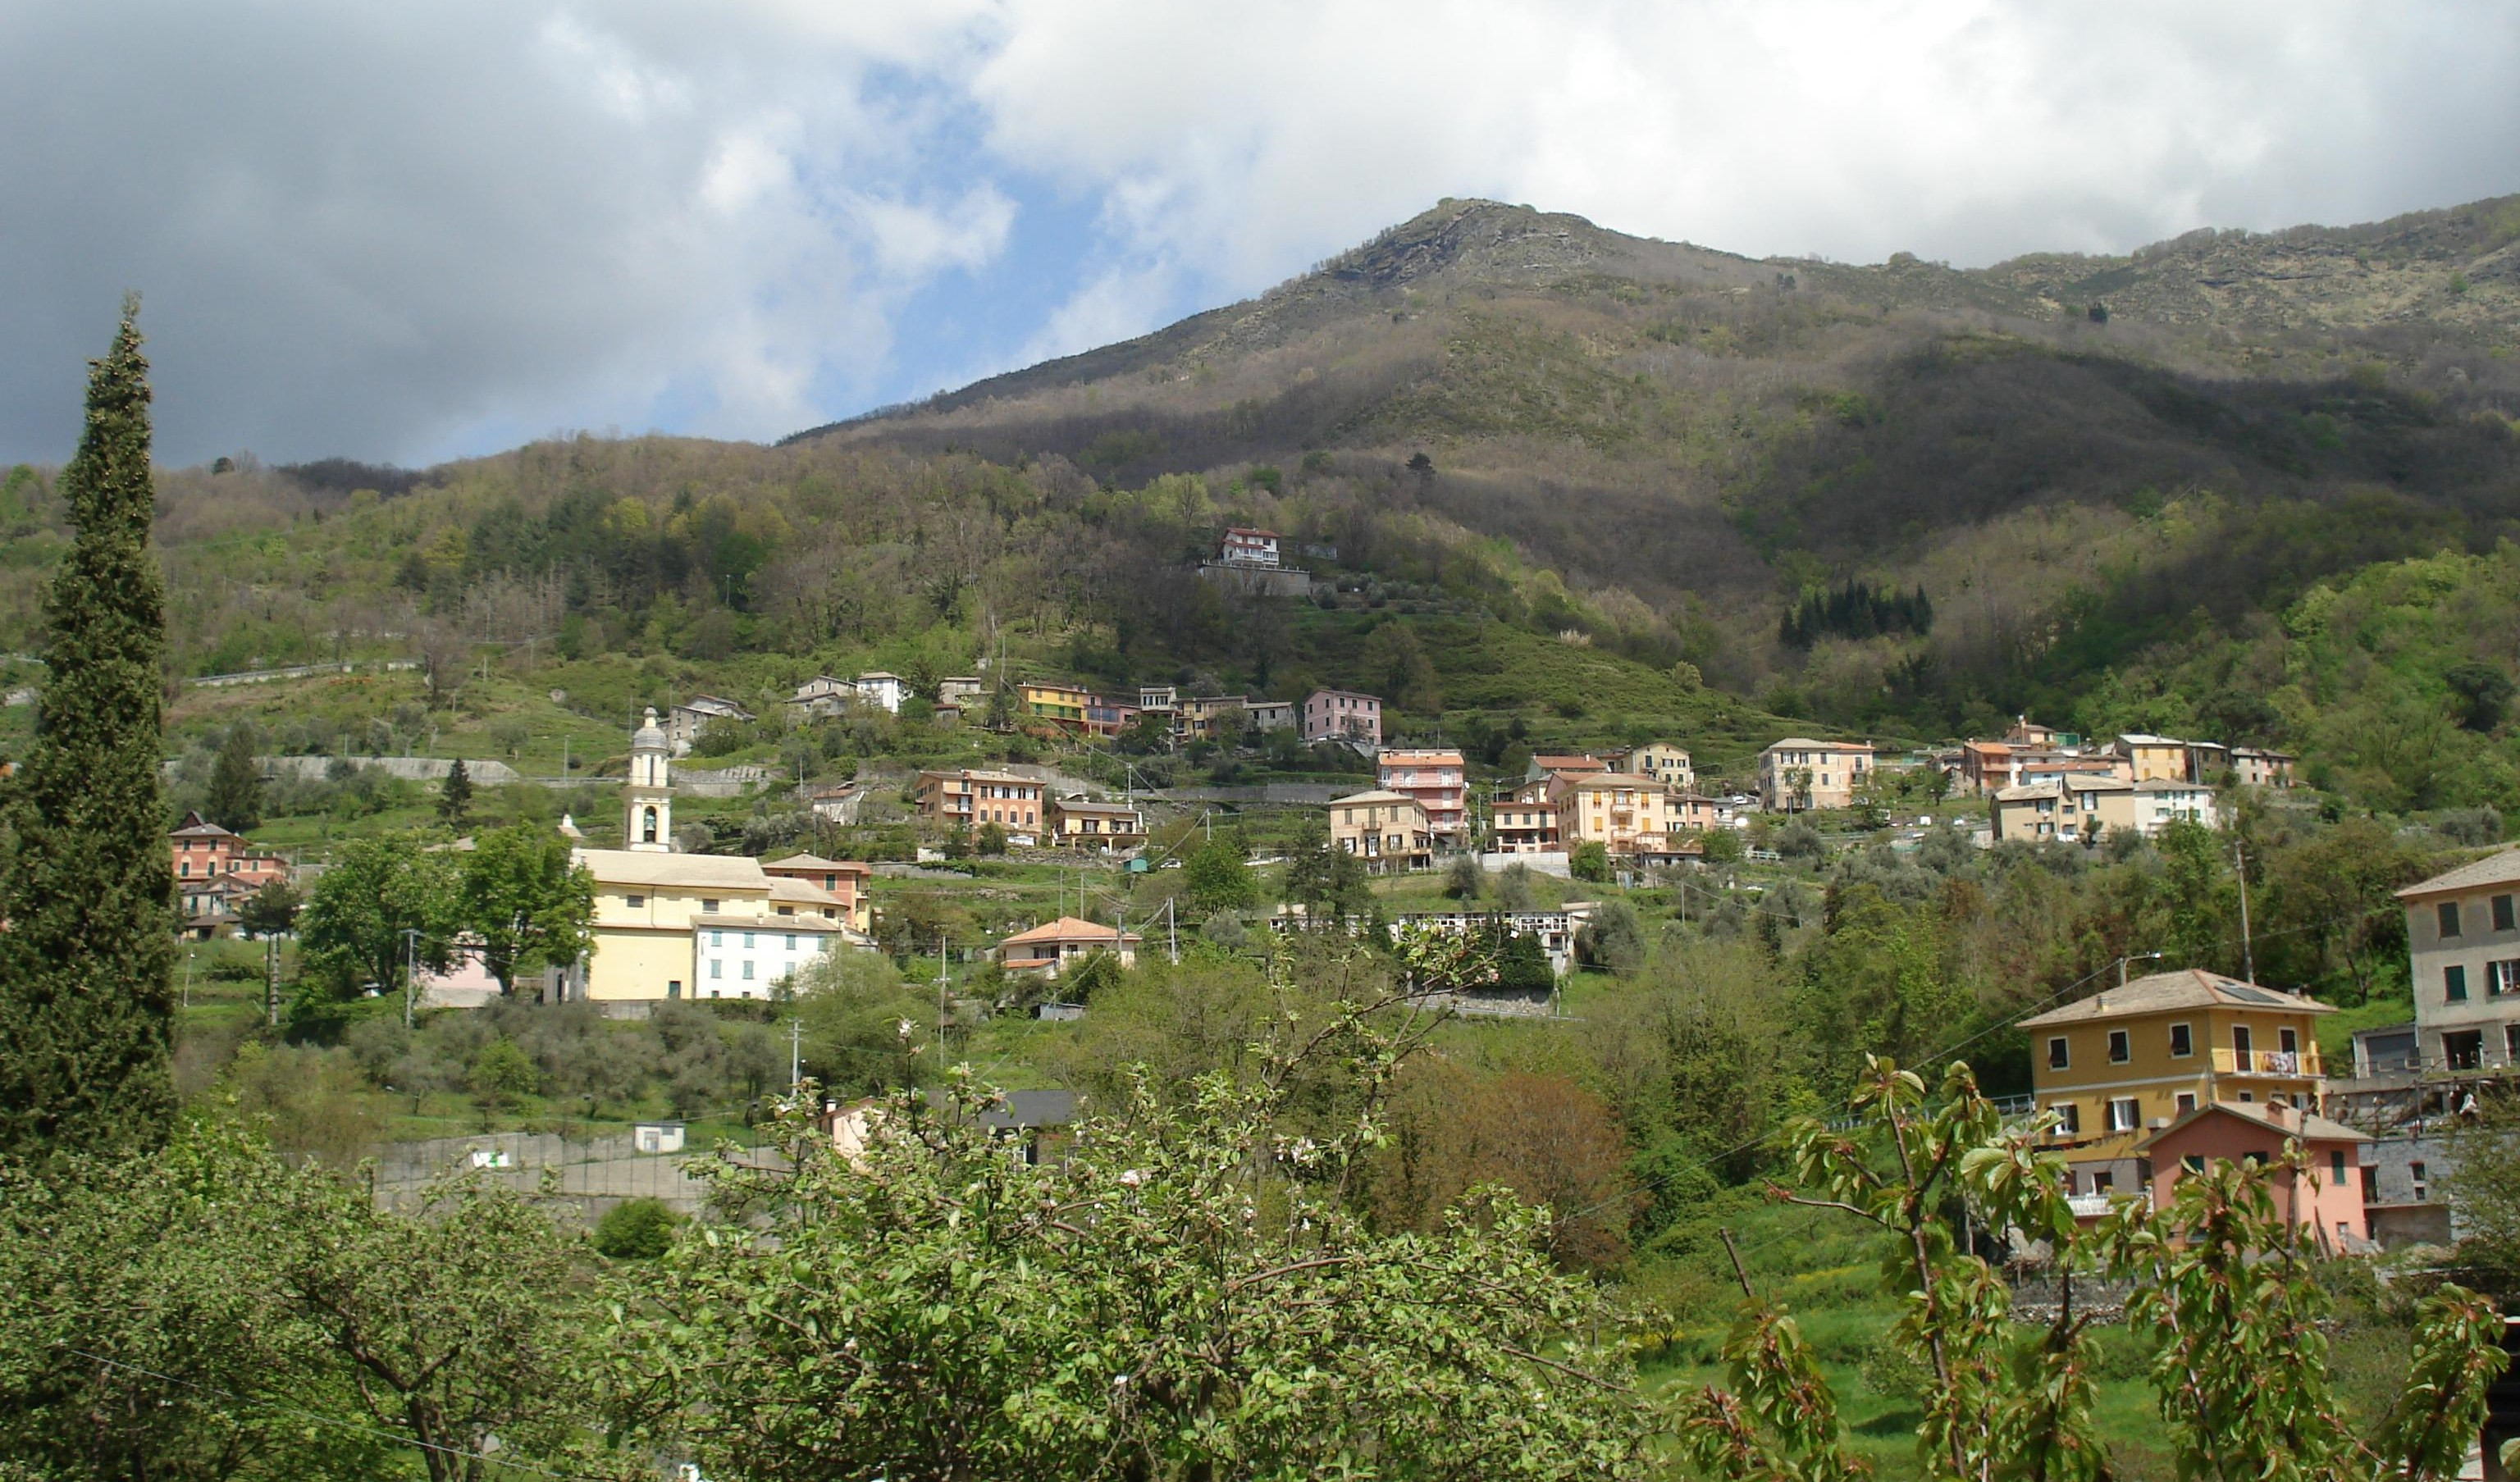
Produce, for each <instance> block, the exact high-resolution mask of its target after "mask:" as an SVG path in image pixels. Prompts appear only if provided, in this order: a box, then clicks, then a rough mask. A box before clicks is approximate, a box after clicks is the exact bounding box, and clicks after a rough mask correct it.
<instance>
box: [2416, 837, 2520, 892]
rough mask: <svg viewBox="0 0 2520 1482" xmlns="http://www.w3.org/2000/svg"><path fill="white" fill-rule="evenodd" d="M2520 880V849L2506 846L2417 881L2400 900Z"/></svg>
mask: <svg viewBox="0 0 2520 1482" xmlns="http://www.w3.org/2000/svg"><path fill="white" fill-rule="evenodd" d="M2515 880H2520V849H2505V850H2503V851H2502V852H2501V853H2499V854H2489V855H2487V856H2486V857H2485V858H2483V859H2480V860H2470V861H2469V862H2468V863H2466V864H2464V865H2461V866H2459V867H2458V868H2457V869H2455V870H2452V871H2448V872H2446V873H2444V874H2441V875H2436V876H2433V877H2432V878H2431V879H2428V880H2418V881H2416V882H2415V883H2414V884H2411V885H2408V887H2407V888H2406V889H2404V890H2401V891H2399V892H2398V898H2399V899H2400V900H2406V899H2408V898H2410V897H2413V896H2418V895H2437V894H2440V893H2442V892H2444V891H2450V890H2472V889H2474V888H2475V887H2477V886H2479V885H2507V884H2510V883H2512V882H2513V881H2515Z"/></svg>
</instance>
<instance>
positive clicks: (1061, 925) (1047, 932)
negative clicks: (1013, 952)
mask: <svg viewBox="0 0 2520 1482" xmlns="http://www.w3.org/2000/svg"><path fill="white" fill-rule="evenodd" d="M1119 940H1121V936H1120V931H1119V928H1118V927H1115V926H1105V925H1103V924H1102V922H1100V921H1081V920H1079V919H1078V918H1076V917H1072V916H1062V917H1060V918H1059V919H1058V920H1057V921H1051V922H1049V923H1047V924H1045V925H1040V926H1035V927H1033V928H1032V929H1031V930H1030V931H1018V932H1016V933H1015V934H1014V935H1012V936H1011V937H1008V938H1007V939H1006V940H1005V941H1004V942H1001V943H1000V944H999V945H1000V946H1002V947H1035V946H1040V945H1042V944H1044V943H1048V942H1112V941H1119ZM1127 940H1129V941H1132V942H1136V941H1143V940H1145V938H1143V937H1141V936H1139V935H1138V933H1136V932H1134V931H1132V932H1130V933H1129V934H1128V937H1127Z"/></svg>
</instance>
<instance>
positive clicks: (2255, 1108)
mask: <svg viewBox="0 0 2520 1482" xmlns="http://www.w3.org/2000/svg"><path fill="white" fill-rule="evenodd" d="M2296 1140H2298V1141H2299V1142H2300V1144H2301V1145H2302V1150H2303V1151H2304V1152H2306V1153H2308V1154H2309V1156H2310V1165H2311V1166H2310V1179H2309V1187H2308V1188H2300V1187H2296V1182H2295V1180H2294V1178H2293V1177H2291V1176H2289V1175H2286V1176H2280V1177H2278V1178H2277V1180H2276V1182H2275V1189H2274V1199H2275V1214H2276V1216H2277V1217H2278V1218H2282V1219H2289V1220H2291V1221H2293V1222H2294V1223H2295V1224H2298V1225H2300V1226H2301V1227H2302V1229H2303V1235H2304V1237H2305V1239H2312V1240H2314V1241H2315V1243H2316V1244H2317V1245H2318V1247H2319V1248H2320V1249H2322V1250H2325V1251H2327V1252H2328V1253H2329V1254H2331V1255H2342V1254H2344V1253H2345V1252H2346V1251H2348V1250H2352V1249H2355V1248H2357V1247H2359V1246H2360V1245H2361V1243H2362V1241H2363V1240H2364V1239H2365V1238H2366V1237H2367V1233H2366V1232H2365V1231H2364V1230H2363V1176H2362V1172H2361V1164H2362V1145H2363V1144H2365V1143H2368V1142H2370V1141H2371V1139H2370V1138H2369V1136H2368V1135H2366V1134H2364V1133H2361V1132H2357V1131H2355V1130H2354V1129H2353V1128H2351V1127H2348V1126H2346V1125H2345V1124H2344V1123H2342V1122H2331V1121H2329V1120H2328V1119H2327V1118H2325V1117H2323V1116H2320V1115H2319V1114H2318V1112H2315V1111H2305V1110H2302V1109H2301V1108H2299V1107H2294V1106H2286V1105H2282V1104H2280V1103H2278V1102H2272V1101H2267V1102H2259V1101H2250V1102H2237V1101H2214V1102H2211V1103H2209V1104H2207V1105H2203V1106H2199V1107H2197V1108H2196V1109H2195V1110H2194V1111H2191V1112H2188V1113H2187V1114H2186V1115H2184V1116H2183V1117H2180V1118H2179V1119H2178V1120H2177V1121H2174V1122H2172V1123H2171V1124H2170V1125H2169V1126H2167V1127H2164V1128H2163V1129H2161V1130H2160V1131H2159V1132H2156V1133H2154V1134H2153V1135H2152V1136H2150V1137H2148V1138H2146V1139H2144V1140H2143V1141H2142V1142H2140V1143H2138V1144H2137V1145H2136V1151H2137V1153H2138V1155H2140V1156H2143V1157H2147V1158H2149V1159H2150V1160H2151V1163H2152V1200H2153V1204H2154V1206H2155V1207H2157V1208H2158V1207H2167V1206H2168V1204H2169V1203H2170V1199H2171V1192H2172V1190H2174V1189H2176V1188H2177V1187H2178V1185H2179V1181H2180V1180H2181V1179H2183V1178H2185V1177H2186V1176H2187V1175H2189V1174H2190V1173H2202V1172H2204V1171H2205V1169H2206V1168H2207V1167H2208V1166H2210V1165H2211V1164H2212V1163H2214V1162H2215V1161H2216V1160H2218V1159H2219V1160H2221V1161H2224V1162H2230V1163H2236V1162H2240V1161H2242V1160H2244V1159H2249V1158H2255V1159H2257V1160H2258V1161H2260V1162H2265V1163H2272V1162H2273V1161H2274V1160H2275V1159H2276V1158H2277V1157H2279V1156H2281V1155H2282V1153H2283V1149H2284V1144H2286V1143H2287V1142H2292V1141H2296Z"/></svg>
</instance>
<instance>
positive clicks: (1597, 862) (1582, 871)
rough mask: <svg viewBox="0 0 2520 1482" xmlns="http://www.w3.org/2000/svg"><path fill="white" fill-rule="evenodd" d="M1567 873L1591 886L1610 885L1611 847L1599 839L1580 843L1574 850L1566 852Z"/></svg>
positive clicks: (1585, 840) (1584, 840) (1590, 839)
mask: <svg viewBox="0 0 2520 1482" xmlns="http://www.w3.org/2000/svg"><path fill="white" fill-rule="evenodd" d="M1566 873H1567V874H1568V875H1570V876H1574V877H1575V878H1577V879H1579V880H1583V881H1586V882H1587V883H1590V884H1595V885H1605V884H1608V883H1609V881H1610V846H1609V845H1607V844H1604V843H1602V842H1601V841H1600V840H1599V839H1598V838H1588V839H1583V840H1580V841H1578V842H1577V844H1576V845H1575V847H1574V848H1572V849H1569V850H1567V851H1566Z"/></svg>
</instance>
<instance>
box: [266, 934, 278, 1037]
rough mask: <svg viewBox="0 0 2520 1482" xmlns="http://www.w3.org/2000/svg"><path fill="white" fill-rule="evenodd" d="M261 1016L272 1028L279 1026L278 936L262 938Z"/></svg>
mask: <svg viewBox="0 0 2520 1482" xmlns="http://www.w3.org/2000/svg"><path fill="white" fill-rule="evenodd" d="M262 1017H263V1021H264V1022H265V1023H267V1024H269V1025H270V1026H271V1027H272V1028H274V1029H277V1028H279V1027H280V938H279V937H278V936H277V935H272V936H266V937H264V938H263V939H262Z"/></svg>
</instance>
